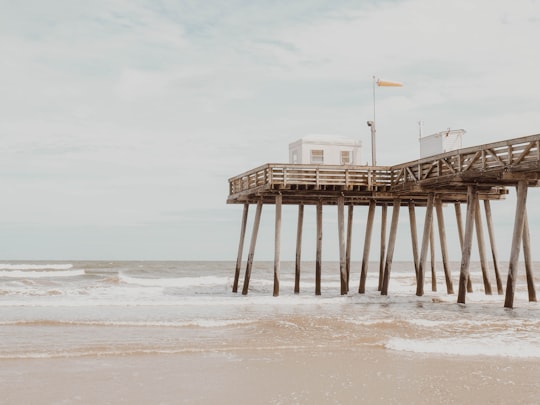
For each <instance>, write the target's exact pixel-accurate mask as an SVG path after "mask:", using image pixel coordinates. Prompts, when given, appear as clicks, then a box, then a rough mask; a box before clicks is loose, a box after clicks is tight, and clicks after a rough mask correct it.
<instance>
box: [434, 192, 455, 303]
mask: <svg viewBox="0 0 540 405" xmlns="http://www.w3.org/2000/svg"><path fill="white" fill-rule="evenodd" d="M435 211H436V214H437V225H438V228H439V244H440V246H441V256H442V262H443V269H444V278H445V281H446V292H447V293H448V294H454V285H453V283H452V274H451V271H450V263H449V261H448V248H447V243H446V227H445V225H444V214H443V206H442V201H441V200H440V199H437V200H435Z"/></svg>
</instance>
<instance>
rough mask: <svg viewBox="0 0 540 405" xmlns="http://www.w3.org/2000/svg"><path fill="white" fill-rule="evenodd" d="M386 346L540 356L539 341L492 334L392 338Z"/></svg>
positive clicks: (428, 351)
mask: <svg viewBox="0 0 540 405" xmlns="http://www.w3.org/2000/svg"><path fill="white" fill-rule="evenodd" d="M384 346H385V347H386V348H387V349H391V350H396V351H405V352H412V353H424V354H440V355H452V356H493V357H516V358H540V344H539V343H538V342H531V341H524V340H523V339H520V340H518V341H515V339H514V340H512V339H502V338H501V337H499V338H495V337H494V336H492V335H489V337H487V338H486V339H482V338H480V337H478V336H475V337H474V338H470V339H467V338H461V339H453V338H447V339H426V340H417V339H404V338H392V339H390V340H389V341H388V342H386V344H385V345H384Z"/></svg>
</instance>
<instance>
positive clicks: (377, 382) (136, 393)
mask: <svg viewBox="0 0 540 405" xmlns="http://www.w3.org/2000/svg"><path fill="white" fill-rule="evenodd" d="M336 344H337V345H339V342H336ZM0 365H1V371H0V382H1V384H0V385H1V387H2V402H3V403H6V404H8V403H10V404H15V403H103V404H105V403H111V404H113V403H131V404H149V403H153V404H158V403H159V404H175V403H185V404H216V403H221V404H253V403H267V404H295V403H296V404H314V403H317V404H319V403H320V404H350V403H390V404H399V403H403V404H410V403H415V404H433V403H440V404H443V403H471V404H472V403H476V404H477V403H492V404H506V403H522V404H527V403H530V404H532V403H538V398H539V397H540V362H538V361H529V360H517V359H505V358H490V357H484V358H483V357H472V358H463V357H461V358H452V357H449V356H418V355H409V354H403V353H396V352H392V351H389V350H385V349H382V348H378V347H373V348H366V347H362V348H354V349H352V350H347V348H343V349H342V348H339V347H336V348H331V349H329V348H327V347H324V348H317V347H314V348H312V349H310V350H288V349H280V350H277V351H268V350H250V349H249V348H248V349H238V350H233V351H230V350H224V351H222V352H215V353H187V354H175V355H138V356H108V357H98V358H96V357H84V358H68V359H66V358H64V359H32V360H2V361H1V362H0Z"/></svg>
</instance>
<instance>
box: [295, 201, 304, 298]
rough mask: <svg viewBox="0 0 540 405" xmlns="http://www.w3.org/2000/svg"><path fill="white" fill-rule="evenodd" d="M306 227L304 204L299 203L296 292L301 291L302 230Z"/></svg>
mask: <svg viewBox="0 0 540 405" xmlns="http://www.w3.org/2000/svg"><path fill="white" fill-rule="evenodd" d="M303 227H304V204H298V225H297V227H296V262H295V269H294V293H295V294H299V293H300V267H301V265H302V230H303Z"/></svg>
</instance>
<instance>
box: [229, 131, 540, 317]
mask: <svg viewBox="0 0 540 405" xmlns="http://www.w3.org/2000/svg"><path fill="white" fill-rule="evenodd" d="M539 175H540V134H538V135H532V136H527V137H522V138H515V139H510V140H506V141H501V142H495V143H490V144H485V145H479V146H474V147H470V148H465V149H459V150H455V151H451V152H447V153H443V154H439V155H434V156H430V157H426V158H423V159H419V160H415V161H412V162H407V163H402V164H398V165H395V166H348V165H344V166H330V165H298V164H274V163H269V164H265V165H263V166H260V167H257V168H255V169H252V170H249V171H247V172H245V173H242V174H240V175H238V176H235V177H232V178H230V179H229V196H228V199H227V203H228V204H244V214H243V219H242V230H241V237H240V246H239V251H238V259H237V268H236V274H235V284H234V286H233V291H236V289H237V286H238V276H239V266H240V265H241V259H242V249H243V243H244V236H245V230H246V220H247V215H248V208H249V205H250V204H256V205H257V211H256V214H255V221H254V225H253V233H252V239H251V246H250V252H249V256H248V260H247V267H246V273H245V281H244V288H243V293H244V294H247V291H248V286H249V278H250V273H251V266H252V261H253V254H254V250H255V244H256V240H257V232H258V226H259V220H260V215H261V210H262V206H263V205H264V204H273V205H275V206H276V252H275V275H276V276H275V286H274V295H278V294H279V240H280V238H279V234H280V230H281V205H282V204H294V205H298V207H299V213H298V237H297V239H298V242H297V278H298V279H299V271H300V270H299V266H300V264H299V261H300V245H301V243H300V242H301V237H302V222H303V207H304V205H317V233H318V235H320V237H318V242H317V258H316V262H317V264H316V274H317V281H316V284H317V285H316V294H320V277H319V275H320V265H321V263H320V249H321V246H320V240H319V239H321V238H322V206H323V205H337V206H338V227H339V236H340V238H339V239H340V241H339V243H340V272H341V278H342V294H346V293H348V291H349V280H348V276H347V274H348V270H347V266H349V262H350V240H349V239H350V236H349V234H350V231H349V229H350V227H351V226H352V216H353V207H354V206H357V205H369V207H370V208H369V212H368V221H367V226H366V235H365V240H364V258H363V263H362V276H361V280H360V287H359V292H360V293H362V292H364V291H363V282H364V281H365V272H366V271H367V258H368V255H369V245H370V241H371V228H372V225H373V216H374V212H375V207H376V206H381V207H382V212H381V216H382V217H381V219H382V220H381V222H382V226H383V227H384V229H381V260H380V283H379V290H381V293H382V294H387V288H388V279H389V276H390V269H391V263H392V255H393V249H394V244H395V234H396V229H397V223H398V217H399V207H400V206H405V205H406V206H408V207H409V216H410V221H411V239H412V243H413V256H414V261H415V271H416V274H417V284H418V286H417V295H422V294H423V283H424V269H425V262H426V255H427V249H428V246H429V245H430V244H431V245H433V233H434V231H433V230H432V227H433V208H435V211H436V216H437V222H438V224H439V237H440V241H441V250H442V256H443V266H444V268H445V275H446V283H447V290H448V292H449V293H453V286H452V282H451V278H450V271H449V269H448V260H449V259H448V255H447V252H446V235H445V230H444V219H443V216H442V205H443V204H448V203H453V204H454V205H455V209H456V219H457V221H458V228H459V234H460V235H459V236H460V243H461V246H462V258H461V269H460V287H459V296H458V302H465V293H466V291H467V290H468V291H470V280H469V279H468V267H469V260H470V253H471V252H470V250H471V244H472V233H473V231H474V228H475V227H476V233H477V238H478V242H479V243H478V245H479V250H480V252H479V253H480V258H481V262H482V271H483V274H484V287H485V291H486V293H491V286H490V285H489V279H488V277H487V273H486V269H485V267H486V265H485V263H484V262H485V252H484V251H483V249H484V247H483V244H484V242H483V233H482V223H481V219H480V206H479V200H484V207H485V215H486V221H487V226H488V232H489V236H490V243H491V249H492V255H493V257H494V266H495V271H496V278H497V290H498V292H499V294H502V285H501V282H500V277H499V275H498V269H497V267H498V265H497V264H496V261H497V259H496V249H495V246H494V241H493V239H494V238H493V224H492V218H491V209H490V205H489V203H490V200H501V199H504V197H505V195H506V194H508V192H509V188H514V187H516V189H517V196H518V201H517V206H516V218H515V223H514V234H513V240H512V248H511V254H510V266H509V273H508V283H507V291H506V301H505V306H507V307H512V302H513V294H514V288H515V276H516V267H517V261H518V256H519V251H520V245H521V244H522V243H523V249H524V253H525V262H526V269H527V281H528V287H529V299H530V300H534V301H535V300H536V295H535V292H534V282H533V275H532V268H531V260H530V242H529V235H528V234H529V231H528V225H527V213H526V197H527V190H528V188H529V187H537V186H539V184H540V183H539V179H540V177H539ZM461 204H466V206H467V214H466V223H465V228H464V229H463V226H462V224H461V208H460V207H461ZM345 206H348V207H349V214H348V226H347V228H348V230H347V237H345V226H344V207H345ZM388 206H392V207H393V213H392V221H391V227H390V235H389V238H388V245H387V244H386V240H385V238H386V215H387V207H388ZM416 206H424V207H426V213H425V219H424V226H423V235H422V243H421V249H420V251H418V246H417V243H418V241H417V235H416V219H415V218H416V217H415V211H414V210H415V207H416ZM346 239H347V240H346ZM345 245H347V247H345ZM364 262H366V263H364ZM432 267H433V266H432ZM467 283H468V284H467ZM297 291H298V285H295V292H297Z"/></svg>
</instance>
